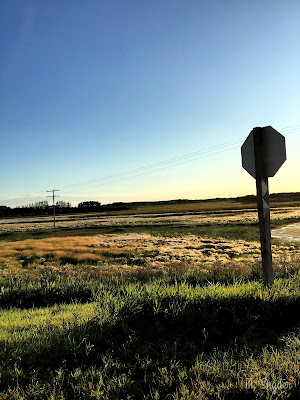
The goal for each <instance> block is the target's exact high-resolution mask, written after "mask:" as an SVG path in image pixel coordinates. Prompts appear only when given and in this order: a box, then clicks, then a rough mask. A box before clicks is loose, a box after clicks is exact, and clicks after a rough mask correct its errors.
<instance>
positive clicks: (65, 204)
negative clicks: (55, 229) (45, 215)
mask: <svg viewBox="0 0 300 400" xmlns="http://www.w3.org/2000/svg"><path fill="white" fill-rule="evenodd" d="M56 207H57V208H71V203H69V202H66V201H57V202H56Z"/></svg>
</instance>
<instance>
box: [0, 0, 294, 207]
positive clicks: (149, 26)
mask: <svg viewBox="0 0 300 400" xmlns="http://www.w3.org/2000/svg"><path fill="white" fill-rule="evenodd" d="M299 21H300V2H299V1H298V0H288V1H286V0H280V1H279V0H252V1H240V0H227V1H223V0H201V1H200V0H184V1H183V0H181V1H179V0H152V1H147V0H145V1H140V0H126V1H124V0H87V1H82V0H63V1H62V0H52V1H43V2H42V1H40V0H27V1H23V0H2V1H1V2H0V59H1V63H0V134H1V157H0V187H1V190H0V205H6V206H10V207H14V206H16V205H23V204H28V203H32V202H36V201H44V200H46V199H47V197H46V196H47V195H49V194H50V193H47V192H46V191H47V190H52V189H57V190H60V192H57V194H59V195H60V198H59V199H57V200H62V201H70V202H71V204H72V205H73V206H76V205H77V203H78V202H81V201H86V200H97V201H99V202H101V203H102V204H106V203H111V202H118V201H125V202H126V201H150V200H151V201H152V200H169V199H179V198H181V199H205V198H214V197H235V196H243V195H247V194H254V193H255V181H254V179H253V178H252V177H251V176H250V175H249V174H248V173H247V172H246V171H245V170H244V169H243V168H242V165H241V145H242V144H243V142H244V140H245V139H246V137H247V136H248V134H249V133H250V131H251V130H252V129H253V127H256V126H261V127H263V126H267V125H271V126H272V127H273V128H275V129H276V130H277V131H279V132H280V133H282V134H283V135H284V136H285V138H286V148H287V161H286V162H285V163H284V164H283V166H282V167H281V169H280V170H279V171H278V173H277V174H276V175H275V177H273V178H270V193H278V192H295V191H300V184H299V172H300V160H299V150H298V149H299V147H300V73H299V72H300V23H299ZM48 200H49V201H51V199H50V198H49V199H48Z"/></svg>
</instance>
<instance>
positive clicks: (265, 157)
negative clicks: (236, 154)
mask: <svg viewBox="0 0 300 400" xmlns="http://www.w3.org/2000/svg"><path fill="white" fill-rule="evenodd" d="M256 135H259V137H257V136H256ZM258 142H259V143H260V145H258V144H257V143H258ZM241 150H242V166H243V168H244V169H245V170H246V171H247V172H249V174H250V175H251V176H253V178H256V175H257V165H256V163H257V160H258V159H259V160H260V162H261V163H262V165H263V170H264V175H265V177H270V176H274V175H275V174H276V172H277V171H278V170H279V168H280V167H281V166H282V164H283V163H284V162H285V160H286V149H285V138H284V136H282V135H281V134H280V133H279V132H277V131H276V130H275V129H274V128H272V127H271V126H266V127H264V128H261V129H259V130H256V129H253V130H252V131H251V133H250V134H249V136H248V137H247V139H246V140H245V142H244V144H243V145H242V149H241Z"/></svg>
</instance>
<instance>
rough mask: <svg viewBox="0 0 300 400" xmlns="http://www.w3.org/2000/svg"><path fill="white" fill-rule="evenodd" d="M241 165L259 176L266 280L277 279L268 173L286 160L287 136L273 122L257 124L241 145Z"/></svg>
mask: <svg viewBox="0 0 300 400" xmlns="http://www.w3.org/2000/svg"><path fill="white" fill-rule="evenodd" d="M241 150H242V166H243V168H244V169H245V170H246V171H247V172H249V174H250V175H251V176H253V178H255V179H256V193H257V209H258V219H259V231H260V245H261V257H262V268H263V283H264V285H265V286H271V285H273V283H274V273H273V265H272V250H271V228H270V205H269V187H268V177H270V176H274V175H275V174H276V172H277V171H278V170H279V168H280V167H281V166H282V164H283V163H284V162H285V160H286V150H285V138H284V136H282V135H281V134H280V133H279V132H277V131H276V130H275V129H273V128H272V127H271V126H266V127H264V128H254V129H253V130H252V131H251V132H250V134H249V136H248V137H247V139H246V140H245V142H244V144H243V146H242V149H241Z"/></svg>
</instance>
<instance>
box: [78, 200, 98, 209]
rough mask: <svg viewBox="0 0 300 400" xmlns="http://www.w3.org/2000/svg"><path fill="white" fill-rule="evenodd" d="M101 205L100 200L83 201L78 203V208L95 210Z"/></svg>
mask: <svg viewBox="0 0 300 400" xmlns="http://www.w3.org/2000/svg"><path fill="white" fill-rule="evenodd" d="M100 207H101V203H99V201H83V202H81V203H79V204H78V209H80V210H95V209H99V208H100Z"/></svg>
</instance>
